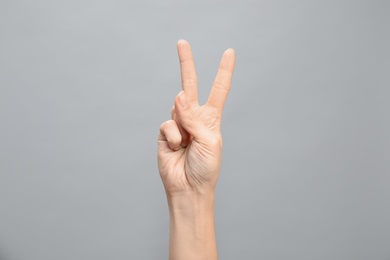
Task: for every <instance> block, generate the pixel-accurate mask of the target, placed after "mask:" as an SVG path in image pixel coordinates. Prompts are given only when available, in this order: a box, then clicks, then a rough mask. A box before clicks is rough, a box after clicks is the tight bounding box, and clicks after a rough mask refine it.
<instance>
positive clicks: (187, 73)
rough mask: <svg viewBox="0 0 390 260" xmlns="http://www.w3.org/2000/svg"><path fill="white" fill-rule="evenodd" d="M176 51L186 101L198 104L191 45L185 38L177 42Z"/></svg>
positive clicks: (196, 81)
mask: <svg viewBox="0 0 390 260" xmlns="http://www.w3.org/2000/svg"><path fill="white" fill-rule="evenodd" d="M177 52H178V54H179V60H180V72H181V85H182V89H183V90H184V92H185V93H186V96H187V99H188V102H189V103H190V104H193V105H197V104H198V80H197V77H196V71H195V64H194V58H193V56H192V51H191V46H190V44H189V43H188V42H187V41H186V40H180V41H178V42H177Z"/></svg>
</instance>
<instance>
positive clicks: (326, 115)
mask: <svg viewBox="0 0 390 260" xmlns="http://www.w3.org/2000/svg"><path fill="white" fill-rule="evenodd" d="M389 13H390V4H389V1H222V0H215V1H184V0H180V1H179V0H174V1H158V0H155V1H119V0H113V1H108V0H106V1H92V0H89V1H87V0H77V1H76V0H71V1H69V0H68V1H48V0H46V1H44V0H39V1H27V0H24V1H23V0H20V1H19V0H2V1H0V37H1V38H0V39H1V40H0V73H1V74H0V91H1V92H0V131H1V135H0V153H1V154H0V259H2V260H3V259H4V260H24V259H28V260H53V259H56V260H65V259H73V260H78V259H80V260H81V259H83V260H84V259H167V254H168V211H167V205H166V200H165V195H164V190H163V186H162V184H161V181H160V177H159V175H158V170H157V164H156V147H157V142H156V138H157V133H158V127H159V125H160V124H161V123H162V122H163V121H165V120H167V119H169V111H170V108H171V106H172V104H173V99H174V97H175V95H176V94H177V93H178V92H179V90H180V79H179V65H178V61H177V54H176V42H177V40H178V39H180V38H184V39H187V40H188V41H190V43H191V44H192V46H193V52H194V56H195V62H196V65H197V72H198V77H199V82H200V86H199V92H200V99H201V101H202V102H204V101H205V100H206V98H207V95H208V92H209V89H210V87H211V83H212V81H213V79H214V76H215V74H216V70H217V67H218V63H219V59H220V57H221V54H222V52H223V51H224V50H225V49H227V48H229V47H233V48H235V50H236V52H237V66H236V71H235V75H234V80H233V85H232V89H231V93H230V96H229V98H228V101H227V104H226V109H225V111H224V119H223V126H222V128H223V129H222V130H223V136H224V160H223V166H222V172H221V177H220V180H219V183H218V187H217V200H216V228H217V237H218V247H219V255H220V259H270V260H273V259H275V260H276V259H297V260H298V259H299V260H301V259H324V260H325V259H327V260H328V259H332V260H338V259H340V260H341V259H362V260H363V259H378V260H385V259H386V260H389V259H390V247H389V245H390V220H389V219H390V209H389V207H390V165H389V154H390V152H389V148H390V144H389V142H390V136H389V132H390V118H389V110H390V105H389V97H390V91H389V86H390V76H389V75H390V73H389V70H390V51H389V46H390V37H389V34H390V28H389V27H390V18H389V17H390V16H389Z"/></svg>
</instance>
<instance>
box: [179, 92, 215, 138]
mask: <svg viewBox="0 0 390 260" xmlns="http://www.w3.org/2000/svg"><path fill="white" fill-rule="evenodd" d="M175 112H176V117H177V121H178V122H179V124H180V125H181V126H182V127H183V128H184V129H185V130H186V131H187V132H188V133H189V134H190V135H192V136H193V137H194V138H195V139H196V138H200V137H202V135H204V134H205V132H206V131H205V130H207V129H206V127H205V126H204V124H203V122H202V121H201V120H200V119H199V117H198V115H197V114H196V113H194V110H193V107H191V106H190V103H189V102H188V101H187V97H186V94H185V93H184V91H180V93H179V95H177V96H176V99H175Z"/></svg>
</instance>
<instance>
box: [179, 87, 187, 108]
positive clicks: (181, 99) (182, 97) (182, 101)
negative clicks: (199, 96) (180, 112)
mask: <svg viewBox="0 0 390 260" xmlns="http://www.w3.org/2000/svg"><path fill="white" fill-rule="evenodd" d="M179 103H180V106H182V107H183V108H187V106H188V103H187V99H186V97H185V94H184V91H180V93H179Z"/></svg>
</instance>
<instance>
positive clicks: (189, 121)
mask: <svg viewBox="0 0 390 260" xmlns="http://www.w3.org/2000/svg"><path fill="white" fill-rule="evenodd" d="M178 51H179V58H180V64H181V75H182V86H183V91H184V93H185V96H186V100H187V101H188V104H189V108H188V111H187V112H186V113H189V114H188V115H190V118H187V117H188V116H187V117H186V116H185V115H186V114H185V113H184V112H180V113H179V111H178V102H179V101H178V100H177V99H178V98H176V101H175V106H174V109H173V111H172V114H171V115H172V120H169V121H167V122H166V123H170V125H173V126H174V129H173V130H172V129H171V130H169V129H168V130H167V128H168V127H167V125H165V127H164V124H163V125H162V127H161V129H162V130H161V133H160V136H159V142H158V163H159V171H160V175H161V178H162V180H163V183H164V187H165V189H166V191H167V192H169V193H172V192H173V193H174V192H180V191H187V190H191V189H193V188H199V187H206V188H213V187H214V186H215V184H216V182H217V179H218V175H219V168H220V163H221V150H222V139H221V134H220V123H221V115H222V109H223V105H224V102H225V99H226V96H227V93H228V91H229V87H230V80H231V75H232V72H233V68H234V58H235V57H234V52H225V54H224V56H223V58H222V60H221V65H220V69H219V71H218V74H217V77H216V80H215V82H214V85H213V88H212V91H211V94H210V97H209V100H208V102H207V103H206V104H205V105H203V106H199V105H198V101H197V86H196V73H195V67H194V64H193V58H192V53H191V49H190V46H189V44H188V43H187V42H184V41H182V42H179V44H178ZM229 54H230V55H229ZM231 54H233V55H231ZM183 95H184V94H183ZM175 127H176V128H175ZM164 128H165V129H164ZM171 128H172V127H171ZM177 138H180V141H179V142H178V141H177ZM172 140H173V141H172ZM175 140H176V141H175ZM178 144H179V145H178ZM173 146H175V147H173ZM172 148H174V149H172Z"/></svg>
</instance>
